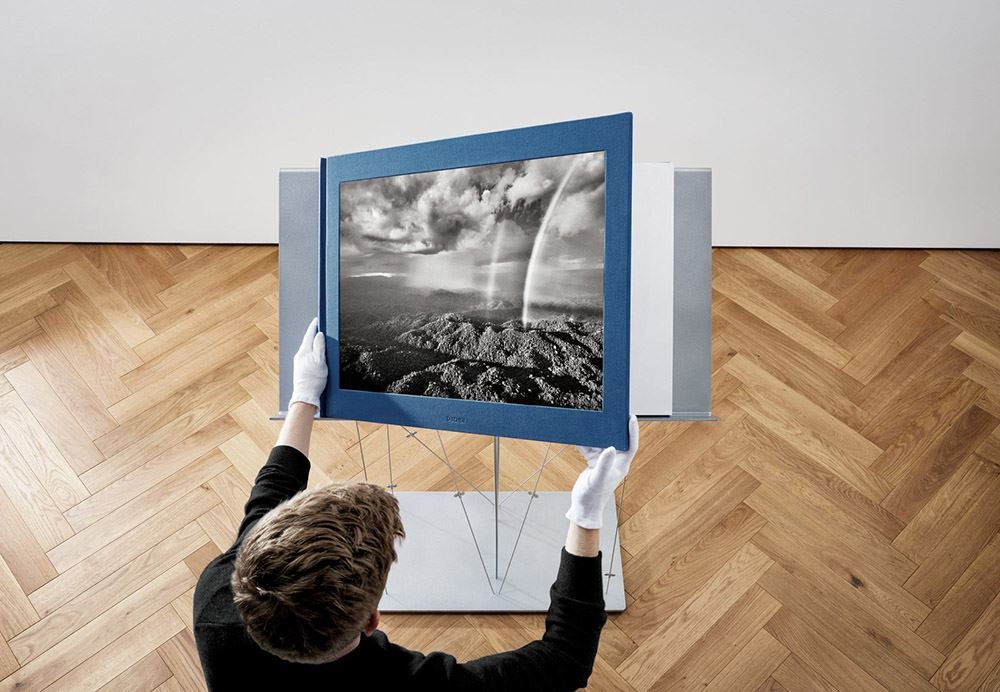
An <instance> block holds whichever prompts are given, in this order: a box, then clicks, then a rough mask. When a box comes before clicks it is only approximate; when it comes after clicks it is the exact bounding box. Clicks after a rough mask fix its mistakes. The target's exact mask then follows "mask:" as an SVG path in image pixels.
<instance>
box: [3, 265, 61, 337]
mask: <svg viewBox="0 0 1000 692" xmlns="http://www.w3.org/2000/svg"><path fill="white" fill-rule="evenodd" d="M55 277H56V279H57V280H58V281H59V283H56V282H55V281H50V282H49V284H50V285H51V286H50V287H51V288H54V287H55V286H58V285H60V283H65V282H66V281H69V277H68V276H61V275H59V274H56V275H55ZM42 289H46V287H45V286H42V287H37V286H30V287H25V290H24V292H23V294H22V295H17V296H15V297H14V298H12V299H10V298H9V299H8V300H6V301H4V302H3V303H0V334H2V335H3V336H2V337H0V338H3V339H4V340H5V341H16V339H17V337H16V336H13V337H12V336H10V335H8V334H7V332H9V331H10V330H13V329H14V328H15V327H18V326H20V329H21V330H24V329H25V328H26V327H28V328H30V327H31V325H37V322H35V320H34V318H35V317H38V316H39V315H40V314H42V313H43V312H45V311H46V310H51V309H52V308H54V307H55V306H56V301H55V299H54V298H53V297H52V296H51V295H50V294H49V292H48V290H44V292H42V293H38V292H36V291H37V290H42ZM38 328H39V329H40V327H38Z"/></svg>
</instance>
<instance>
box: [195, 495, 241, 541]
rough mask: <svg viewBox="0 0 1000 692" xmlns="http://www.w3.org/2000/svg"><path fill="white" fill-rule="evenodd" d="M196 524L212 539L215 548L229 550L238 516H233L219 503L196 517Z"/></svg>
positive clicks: (238, 524)
mask: <svg viewBox="0 0 1000 692" xmlns="http://www.w3.org/2000/svg"><path fill="white" fill-rule="evenodd" d="M198 526H200V527H201V528H202V529H203V530H204V531H205V533H206V534H208V537H209V538H211V539H212V542H213V543H214V544H215V547H216V549H217V550H218V551H219V552H223V551H226V550H229V548H230V547H231V546H232V545H233V543H234V542H235V541H236V532H237V531H238V530H239V526H240V518H239V517H236V516H234V515H233V513H232V512H231V511H229V510H228V509H227V508H226V506H225V505H223V504H221V503H219V504H218V505H217V506H215V507H213V508H212V509H210V510H208V511H207V512H205V513H204V514H202V515H201V516H200V517H198Z"/></svg>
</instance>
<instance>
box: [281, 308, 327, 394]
mask: <svg viewBox="0 0 1000 692" xmlns="http://www.w3.org/2000/svg"><path fill="white" fill-rule="evenodd" d="M318 324H319V318H317V317H314V318H313V321H312V322H310V323H309V327H308V328H307V329H306V333H305V336H303V337H302V345H301V346H299V350H298V352H296V354H295V358H294V360H293V365H292V383H293V384H292V398H291V399H290V400H289V401H288V406H289V408H291V406H292V404H294V403H295V402H296V401H301V402H304V403H306V404H312V405H313V406H315V407H316V408H319V397H320V395H321V394H322V393H323V390H324V389H326V376H327V368H326V337H325V336H324V335H323V332H321V331H318V330H317V325H318Z"/></svg>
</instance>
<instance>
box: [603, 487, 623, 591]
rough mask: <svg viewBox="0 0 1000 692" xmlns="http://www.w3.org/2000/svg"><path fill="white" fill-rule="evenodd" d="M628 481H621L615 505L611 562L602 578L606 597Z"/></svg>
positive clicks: (609, 588) (613, 566)
mask: <svg viewBox="0 0 1000 692" xmlns="http://www.w3.org/2000/svg"><path fill="white" fill-rule="evenodd" d="M627 480H628V476H625V478H623V479H622V486H621V487H622V492H621V495H620V497H619V498H618V503H617V504H616V505H615V539H614V541H613V542H612V543H611V562H610V563H608V572H607V574H605V575H604V576H606V577H607V578H608V585H607V586H606V587H604V594H605V595H607V594H608V592H609V591H611V577H613V576H615V555H616V554H617V553H618V531H619V530H620V529H621V526H622V513H621V507H622V505H623V504H625V481H627Z"/></svg>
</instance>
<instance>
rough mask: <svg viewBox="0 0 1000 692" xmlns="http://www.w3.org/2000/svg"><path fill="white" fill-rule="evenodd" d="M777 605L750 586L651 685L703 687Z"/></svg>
mask: <svg viewBox="0 0 1000 692" xmlns="http://www.w3.org/2000/svg"><path fill="white" fill-rule="evenodd" d="M780 607H781V604H780V603H778V602H777V601H776V600H774V598H772V597H771V596H770V594H768V593H767V592H765V591H764V590H763V589H761V588H760V587H759V586H756V585H754V586H751V587H750V588H749V589H747V591H746V592H745V593H744V594H743V595H742V596H740V597H739V598H738V599H737V600H736V602H735V603H734V604H733V605H732V606H731V607H730V608H729V609H728V610H727V611H726V612H725V614H723V615H722V617H720V618H719V619H718V621H717V622H715V623H714V624H713V625H712V626H711V627H710V628H709V629H708V631H707V632H706V633H705V634H704V636H702V637H701V639H699V640H698V642H697V644H696V645H695V646H692V647H691V648H690V649H688V650H687V651H686V652H685V653H684V655H683V656H681V657H680V658H679V659H678V660H677V662H676V663H675V664H674V665H672V666H671V667H670V668H669V669H668V670H667V672H666V673H664V674H663V675H662V676H660V678H659V679H657V681H656V682H655V683H654V684H653V686H652V687H651V688H650V689H652V690H669V691H670V692H681V691H684V692H687V691H689V690H702V689H704V687H705V685H707V684H709V682H711V680H712V678H714V677H715V676H716V675H718V674H719V672H720V671H721V670H722V669H723V668H725V667H726V664H727V663H729V661H730V660H731V659H732V658H733V656H735V655H736V653H737V652H738V651H740V650H741V649H742V648H743V647H744V646H746V644H747V643H748V642H749V641H750V640H751V639H752V638H753V637H754V635H755V634H757V632H759V631H760V629H761V628H762V627H763V626H764V624H765V623H767V621H768V620H770V619H771V617H772V616H773V615H774V614H775V613H776V612H778V609H779V608H780ZM626 612H627V611H626Z"/></svg>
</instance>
